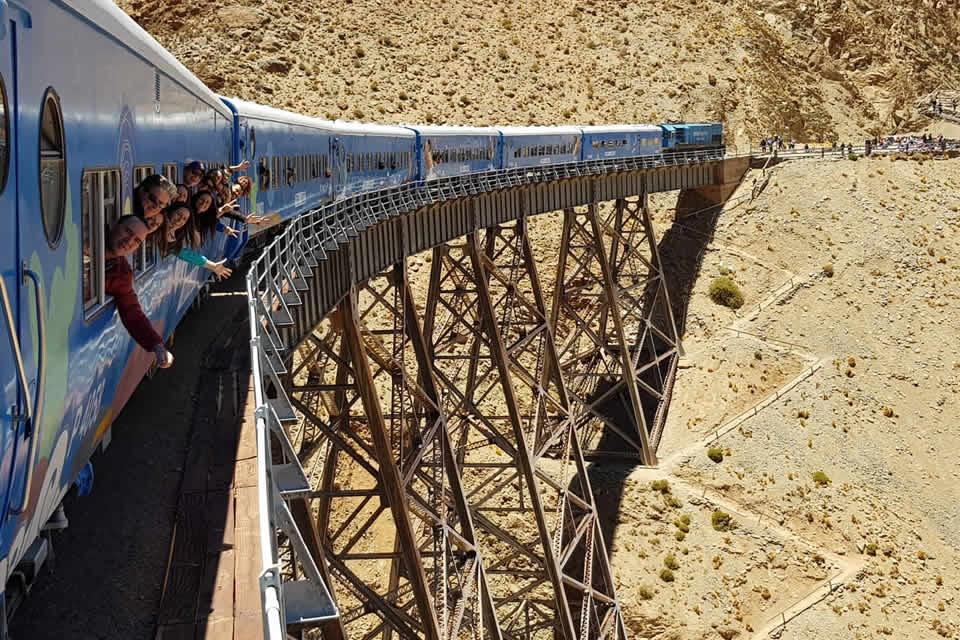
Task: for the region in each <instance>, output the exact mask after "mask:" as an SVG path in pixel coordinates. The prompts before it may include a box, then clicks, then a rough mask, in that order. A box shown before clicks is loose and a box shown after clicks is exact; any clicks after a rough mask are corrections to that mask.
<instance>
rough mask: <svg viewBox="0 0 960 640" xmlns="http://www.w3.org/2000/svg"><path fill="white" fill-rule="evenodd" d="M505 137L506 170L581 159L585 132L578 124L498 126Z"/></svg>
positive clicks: (504, 161)
mask: <svg viewBox="0 0 960 640" xmlns="http://www.w3.org/2000/svg"><path fill="white" fill-rule="evenodd" d="M497 130H498V131H499V132H500V133H501V134H502V136H503V164H502V165H501V168H503V169H516V168H520V167H540V166H543V165H548V164H566V163H569V162H579V161H580V159H581V158H580V153H581V145H582V139H583V132H582V131H581V130H580V129H578V128H577V127H497Z"/></svg>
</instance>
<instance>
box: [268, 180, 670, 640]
mask: <svg viewBox="0 0 960 640" xmlns="http://www.w3.org/2000/svg"><path fill="white" fill-rule="evenodd" d="M645 204H646V199H645V197H641V198H640V199H639V200H637V201H632V202H628V201H625V200H618V201H616V203H615V205H614V206H613V207H612V208H610V210H609V211H607V212H605V210H603V209H601V208H600V207H599V206H598V205H597V204H596V203H594V204H591V205H589V206H588V207H586V208H585V210H582V211H581V210H572V209H570V210H566V211H565V213H564V227H563V238H562V243H561V250H560V254H559V255H558V256H557V267H556V273H555V279H554V288H553V292H552V294H553V295H552V299H551V298H550V297H549V295H547V293H545V291H544V289H543V287H542V286H541V282H540V275H539V273H538V271H537V261H536V259H535V257H534V254H533V250H532V248H531V244H530V235H529V230H528V221H527V218H526V217H525V216H521V217H520V218H519V219H518V220H517V221H516V222H515V223H512V224H509V225H503V226H497V227H489V228H487V229H485V230H483V231H474V232H470V233H468V234H467V235H465V236H464V238H463V241H462V242H461V243H459V244H445V245H440V246H438V247H436V248H435V249H434V250H433V252H432V260H431V262H430V278H429V283H428V286H427V287H426V288H425V291H421V290H418V289H417V288H416V287H415V286H412V285H411V282H410V273H409V272H408V268H407V261H406V259H403V260H401V261H400V262H399V263H397V264H395V265H393V266H392V267H391V268H390V269H389V270H388V271H387V272H385V273H383V274H380V275H379V276H377V277H375V278H373V279H371V280H370V281H368V282H367V283H366V284H365V286H363V287H361V288H357V287H354V288H353V289H351V290H350V293H349V295H348V296H347V297H346V298H345V299H344V300H343V301H342V302H341V303H340V305H339V306H338V308H337V311H336V312H335V313H333V314H331V315H330V316H328V317H327V318H326V319H325V320H324V321H323V323H322V324H321V325H320V326H319V327H317V328H316V329H315V331H314V332H313V333H312V334H311V335H310V336H309V338H308V340H307V341H306V342H304V343H302V344H301V345H300V347H299V348H298V349H297V350H296V351H295V353H294V354H293V356H292V361H291V362H290V363H289V366H288V369H289V374H287V376H286V380H285V390H286V392H287V395H288V396H289V398H290V401H291V403H292V404H293V406H294V407H295V408H296V410H297V413H298V414H299V416H300V421H299V423H298V424H297V425H296V426H295V427H290V428H288V435H289V436H290V439H291V441H293V442H294V443H295V446H296V447H297V448H298V453H299V457H300V460H301V462H302V464H303V467H304V469H305V471H306V473H307V475H308V478H309V480H310V485H311V489H310V492H309V496H308V497H306V498H302V499H296V500H290V504H291V511H292V513H293V517H294V518H295V520H296V523H297V528H298V529H299V530H300V531H301V534H302V537H303V539H304V544H305V547H306V549H307V552H308V553H309V554H310V555H311V556H312V557H313V560H314V561H315V563H316V564H317V566H318V568H319V570H320V571H321V573H322V574H323V579H324V580H326V581H327V583H328V584H329V585H330V586H331V588H332V591H333V592H334V596H335V598H336V600H337V604H338V607H339V609H340V611H341V617H340V619H339V621H338V622H337V623H336V624H328V625H327V626H326V627H325V628H324V629H323V634H324V636H325V637H331V638H337V637H342V638H351V639H358V640H367V639H373V638H378V637H379V638H381V639H382V640H393V639H394V638H397V637H399V638H411V639H412V638H422V639H423V640H454V639H460V638H462V639H464V640H467V638H469V639H470V640H473V639H474V638H483V637H487V638H491V639H492V640H541V639H542V640H557V639H558V638H559V639H562V640H588V639H597V640H606V639H610V640H625V638H626V630H625V626H624V621H623V616H622V612H621V610H620V606H619V603H618V601H617V596H616V591H615V586H614V582H615V581H614V577H613V574H612V570H611V567H610V564H609V559H608V555H607V551H606V547H605V543H604V540H603V532H602V529H601V526H600V522H599V518H598V515H597V508H596V504H595V501H594V495H593V490H592V488H591V486H590V481H589V477H588V475H587V472H586V465H585V462H584V460H585V457H588V456H602V455H610V454H611V451H607V450H605V449H604V447H603V443H604V441H605V439H612V440H606V442H607V443H608V444H609V443H610V442H612V441H616V442H617V443H618V444H616V445H615V446H614V447H613V448H617V449H618V451H617V455H620V456H623V449H624V447H623V446H622V444H623V443H625V444H626V445H627V447H626V449H627V450H628V455H627V457H629V456H630V455H631V454H630V453H629V452H632V456H633V457H634V458H639V459H642V460H644V461H645V462H648V463H652V462H654V461H655V455H654V452H655V449H656V443H657V440H658V438H659V431H658V429H659V428H661V426H660V425H662V419H663V415H664V412H665V407H666V404H667V403H668V401H669V395H670V389H671V385H672V378H673V375H674V374H675V370H676V360H677V357H678V354H679V353H680V344H679V339H678V338H677V332H676V328H675V326H674V323H673V318H672V315H671V309H670V305H669V299H668V297H667V290H666V284H665V283H664V281H663V275H662V270H661V267H660V259H659V255H658V253H657V247H656V242H655V234H654V230H653V224H652V220H651V219H650V216H649V213H648V211H647V210H646V206H645ZM400 242H403V239H402V238H400ZM548 293H549V292H548ZM421 318H422V324H421ZM618 407H619V408H618ZM288 559H289V560H292V562H288V567H289V571H292V572H294V573H295V572H296V571H298V569H297V562H296V559H295V558H293V557H292V556H289V557H288Z"/></svg>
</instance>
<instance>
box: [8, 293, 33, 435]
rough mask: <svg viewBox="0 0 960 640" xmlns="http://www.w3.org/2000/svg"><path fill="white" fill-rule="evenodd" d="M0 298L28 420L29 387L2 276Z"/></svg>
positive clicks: (30, 408)
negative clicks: (0, 298) (25, 403)
mask: <svg viewBox="0 0 960 640" xmlns="http://www.w3.org/2000/svg"><path fill="white" fill-rule="evenodd" d="M0 297H2V298H3V312H4V316H5V317H6V320H7V328H8V329H9V331H8V334H7V335H8V337H9V338H10V349H11V350H12V351H13V355H14V357H15V358H16V361H17V375H18V376H19V377H20V385H21V386H22V387H23V390H24V391H23V395H24V397H25V399H26V402H27V413H26V419H27V420H29V419H30V418H31V417H32V416H33V404H32V400H31V398H30V393H29V389H30V386H29V385H28V384H27V373H26V369H25V367H24V366H23V353H22V352H21V351H20V338H19V337H17V328H16V327H17V325H16V322H15V321H14V318H13V309H12V308H11V306H10V296H9V295H7V283H6V282H5V281H4V279H3V277H2V276H0Z"/></svg>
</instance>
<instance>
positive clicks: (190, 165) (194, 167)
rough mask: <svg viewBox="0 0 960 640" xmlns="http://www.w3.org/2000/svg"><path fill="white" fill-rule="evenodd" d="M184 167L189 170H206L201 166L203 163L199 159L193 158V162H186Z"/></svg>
mask: <svg viewBox="0 0 960 640" xmlns="http://www.w3.org/2000/svg"><path fill="white" fill-rule="evenodd" d="M183 168H184V169H190V170H191V171H203V172H205V171H206V168H205V167H204V166H203V163H202V162H200V161H199V160H194V161H193V162H190V163H188V164H187V165H185V166H184V167H183Z"/></svg>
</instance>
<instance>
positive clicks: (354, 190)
mask: <svg viewBox="0 0 960 640" xmlns="http://www.w3.org/2000/svg"><path fill="white" fill-rule="evenodd" d="M331 124H332V126H333V129H334V131H333V140H332V143H331V146H330V150H331V156H332V157H331V162H332V164H333V181H334V185H333V197H334V199H336V200H339V199H341V198H348V197H350V196H352V195H356V194H358V193H363V192H366V191H377V190H379V189H388V188H390V187H399V186H401V185H404V184H406V183H408V182H412V181H414V180H416V179H417V166H416V157H415V156H416V147H417V136H416V134H415V133H414V132H413V131H411V130H410V129H407V128H405V127H392V126H384V125H376V124H360V123H349V122H341V121H337V122H333V123H331Z"/></svg>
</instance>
